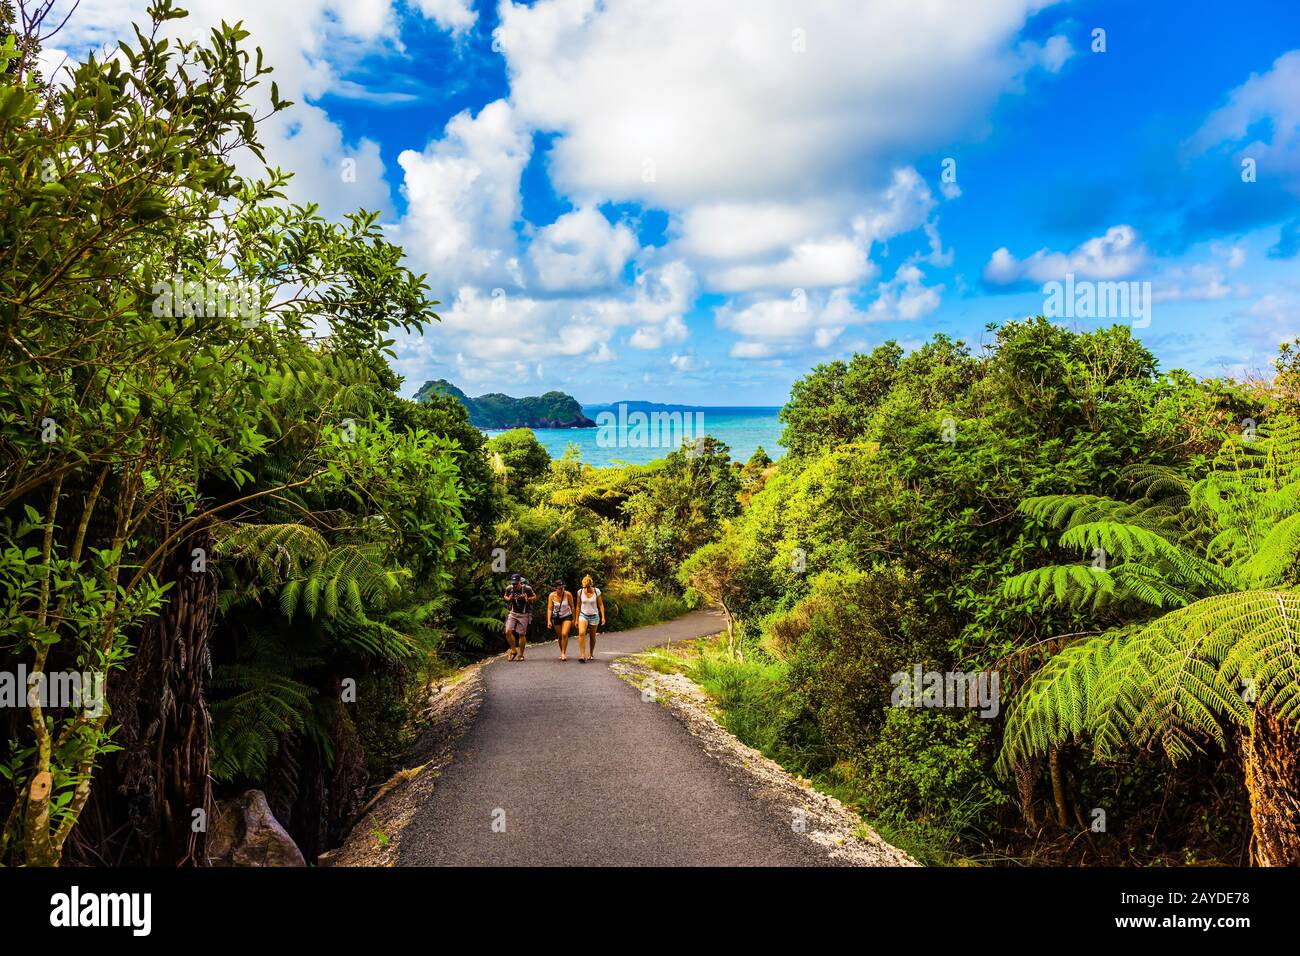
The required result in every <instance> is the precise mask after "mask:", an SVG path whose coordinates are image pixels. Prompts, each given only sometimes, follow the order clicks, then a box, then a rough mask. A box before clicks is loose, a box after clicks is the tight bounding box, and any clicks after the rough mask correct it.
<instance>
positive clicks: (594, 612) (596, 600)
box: [578, 574, 605, 663]
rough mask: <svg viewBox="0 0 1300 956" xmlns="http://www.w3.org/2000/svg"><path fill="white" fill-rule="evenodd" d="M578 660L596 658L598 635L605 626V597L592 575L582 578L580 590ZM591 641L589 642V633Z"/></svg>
mask: <svg viewBox="0 0 1300 956" xmlns="http://www.w3.org/2000/svg"><path fill="white" fill-rule="evenodd" d="M578 604H579V614H578V655H579V656H578V660H579V661H582V662H584V663H585V662H586V661H590V660H594V659H595V656H596V635H597V634H599V633H600V628H602V627H604V626H605V599H604V598H602V597H601V596H600V588H598V587H596V586H595V584H594V583H593V582H592V580H591V575H590V574H589V575H587V576H586V577H585V578H583V579H582V590H580V591H579V592H578ZM588 634H590V635H591V643H590V644H588V643H587V635H588Z"/></svg>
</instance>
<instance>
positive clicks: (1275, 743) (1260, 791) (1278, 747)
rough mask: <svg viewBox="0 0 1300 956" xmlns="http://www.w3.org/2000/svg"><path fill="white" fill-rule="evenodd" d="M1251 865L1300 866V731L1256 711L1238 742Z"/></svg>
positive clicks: (1278, 719) (1281, 720) (1277, 718)
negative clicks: (1247, 807)
mask: <svg viewBox="0 0 1300 956" xmlns="http://www.w3.org/2000/svg"><path fill="white" fill-rule="evenodd" d="M1241 751H1242V762H1243V764H1244V765H1245V771H1246V789H1247V790H1248V791H1249V792H1250V815H1251V820H1252V822H1253V823H1254V829H1255V834H1254V852H1253V854H1252V855H1253V858H1254V860H1253V861H1254V863H1255V864H1256V865H1258V866H1300V727H1297V725H1296V724H1295V723H1293V722H1290V721H1287V720H1284V719H1283V718H1281V717H1277V716H1274V715H1273V714H1270V713H1269V712H1268V711H1265V710H1261V709H1258V708H1256V710H1255V715H1254V721H1253V727H1252V728H1251V732H1250V733H1249V734H1243V735H1242V738H1241Z"/></svg>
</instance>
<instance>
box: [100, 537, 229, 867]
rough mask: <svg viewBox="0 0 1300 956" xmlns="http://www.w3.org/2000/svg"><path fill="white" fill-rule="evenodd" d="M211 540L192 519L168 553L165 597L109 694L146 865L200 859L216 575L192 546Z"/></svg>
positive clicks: (207, 795)
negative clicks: (185, 535)
mask: <svg viewBox="0 0 1300 956" xmlns="http://www.w3.org/2000/svg"><path fill="white" fill-rule="evenodd" d="M214 542H215V538H214V536H213V534H212V531H211V530H210V529H208V528H200V529H199V530H197V531H196V532H195V533H194V534H193V535H192V536H191V537H190V538H189V540H188V541H186V542H185V543H184V545H183V546H181V547H178V548H177V549H176V550H175V552H174V553H172V554H171V555H169V556H168V559H167V561H166V563H165V564H164V565H163V569H164V573H165V575H166V577H165V580H168V581H170V582H171V583H172V587H171V589H170V590H169V591H168V592H167V603H166V604H165V605H164V606H163V608H162V611H161V613H160V614H159V615H158V617H157V618H155V619H154V620H153V621H151V622H150V623H149V625H148V626H147V627H146V628H145V629H144V632H143V633H142V635H141V639H140V646H139V648H138V649H137V651H136V655H135V657H134V658H133V659H132V661H131V663H130V665H129V666H128V668H127V671H126V674H125V675H124V680H123V681H121V682H120V683H119V686H118V687H117V688H116V694H115V697H116V699H115V700H114V701H113V713H114V717H115V718H116V719H120V720H121V728H122V729H121V732H120V734H119V742H120V743H121V745H122V748H123V749H122V754H121V761H120V768H121V769H120V773H121V775H122V777H123V779H122V782H121V784H120V790H121V792H122V793H123V794H125V795H127V797H128V800H129V803H130V810H129V813H130V819H131V822H132V823H133V824H134V828H135V831H136V834H137V836H138V838H139V841H140V857H141V858H142V862H143V863H145V864H146V865H150V866H206V865H207V823H208V822H210V820H211V817H212V810H213V801H212V780H211V777H210V775H209V771H208V733H209V725H210V720H209V718H208V705H207V699H206V696H205V693H204V690H205V686H206V683H207V679H208V677H209V675H210V672H211V669H212V665H211V661H210V658H209V654H208V637H209V635H210V634H211V631H212V625H213V621H214V619H215V616H216V598H217V578H216V574H215V572H213V571H212V569H211V568H208V567H205V566H204V564H198V565H196V564H195V561H196V558H195V549H201V551H202V561H203V562H206V561H207V560H208V559H209V558H210V556H211V555H212V552H213V548H214ZM199 568H201V570H199Z"/></svg>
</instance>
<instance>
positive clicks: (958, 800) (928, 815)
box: [858, 708, 1008, 837]
mask: <svg viewBox="0 0 1300 956" xmlns="http://www.w3.org/2000/svg"><path fill="white" fill-rule="evenodd" d="M995 747H996V740H995V737H994V733H993V722H992V721H989V720H984V719H982V718H980V717H978V716H976V715H974V714H972V713H962V714H954V713H951V712H948V711H942V710H911V709H903V708H890V709H889V710H888V712H887V713H886V716H885V721H884V725H883V726H882V727H881V729H880V733H879V736H878V737H877V738H876V739H875V741H874V742H872V743H871V744H870V745H869V746H868V747H867V748H866V750H865V751H864V752H863V754H862V757H861V759H860V760H859V761H858V772H859V774H860V775H861V779H862V784H863V790H864V795H865V800H866V809H867V812H868V813H869V814H871V815H872V816H873V817H877V818H880V819H884V820H893V821H896V822H900V823H901V822H905V821H915V822H919V823H922V824H926V825H929V826H931V827H936V828H938V829H941V830H949V831H951V832H953V833H954V834H960V835H962V836H966V837H971V836H974V835H976V834H979V833H983V832H987V831H988V830H989V828H991V827H992V825H993V824H994V822H995V819H996V814H997V811H998V808H999V807H1001V806H1002V805H1003V804H1005V803H1006V802H1007V799H1008V797H1007V795H1006V794H1005V793H1004V792H1003V791H1002V790H1000V789H999V788H998V787H997V785H996V783H995V781H994V777H993V773H992V764H993V757H994V750H995Z"/></svg>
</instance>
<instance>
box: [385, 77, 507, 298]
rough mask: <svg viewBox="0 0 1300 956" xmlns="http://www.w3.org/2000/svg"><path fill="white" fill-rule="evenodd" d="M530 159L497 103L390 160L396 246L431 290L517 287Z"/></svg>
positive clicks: (457, 118)
mask: <svg viewBox="0 0 1300 956" xmlns="http://www.w3.org/2000/svg"><path fill="white" fill-rule="evenodd" d="M531 155H532V137H531V136H530V135H529V133H528V131H527V130H525V129H523V128H522V127H521V126H520V125H519V123H518V122H517V120H516V117H515V113H514V110H513V109H512V108H511V106H510V104H509V103H507V102H506V101H505V100H496V101H494V102H492V103H489V104H488V105H487V106H485V107H483V109H481V110H480V111H479V113H478V115H477V116H473V115H471V114H470V113H469V111H468V110H467V111H465V112H462V113H459V114H457V115H456V116H455V117H453V118H452V119H451V121H450V122H448V123H447V127H446V130H445V131H444V135H443V137H442V138H441V139H438V140H434V141H433V142H431V143H429V144H428V145H427V146H426V147H425V148H424V150H423V151H421V152H416V151H415V150H410V149H408V150H405V151H403V152H402V153H401V154H400V155H399V156H398V157H397V162H398V165H399V166H401V168H402V171H403V174H404V185H403V187H402V191H403V193H404V195H405V196H406V201H407V213H406V216H405V217H404V218H403V220H402V222H401V227H400V230H399V235H400V238H401V242H402V245H403V247H404V248H405V249H406V252H407V255H408V256H409V257H410V258H411V259H412V260H414V263H415V264H416V265H417V266H418V267H419V269H420V270H421V271H427V272H428V273H429V276H430V280H431V282H432V283H433V284H434V285H435V286H436V287H440V288H447V287H451V288H457V287H459V286H461V285H462V284H464V283H467V282H476V283H480V284H486V285H489V286H496V287H501V288H504V287H506V286H517V285H521V284H522V276H521V273H520V267H519V262H518V256H517V250H516V248H515V247H516V241H517V240H516V236H515V230H514V226H515V222H516V220H517V219H518V218H519V215H520V197H519V177H520V175H521V174H522V173H523V170H524V166H526V165H527V163H528V159H529V157H530V156H531Z"/></svg>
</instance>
